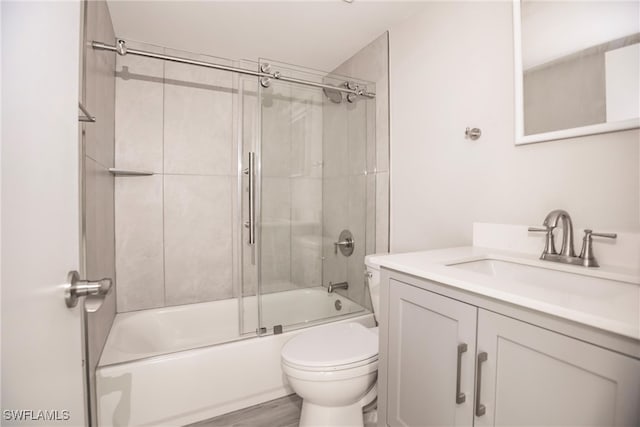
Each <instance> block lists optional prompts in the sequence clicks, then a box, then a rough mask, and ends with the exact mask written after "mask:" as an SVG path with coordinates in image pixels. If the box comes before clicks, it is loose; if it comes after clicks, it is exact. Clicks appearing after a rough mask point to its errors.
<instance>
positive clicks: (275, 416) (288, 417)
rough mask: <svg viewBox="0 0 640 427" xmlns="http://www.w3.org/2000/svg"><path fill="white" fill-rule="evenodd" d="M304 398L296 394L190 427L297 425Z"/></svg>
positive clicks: (295, 426) (275, 426) (273, 426)
mask: <svg viewBox="0 0 640 427" xmlns="http://www.w3.org/2000/svg"><path fill="white" fill-rule="evenodd" d="M301 407H302V399H300V397H298V396H297V395H295V394H292V395H289V396H285V397H281V398H280V399H275V400H270V401H269V402H264V403H261V404H259V405H255V406H250V407H248V408H244V409H240V410H238V411H235V412H229V413H228V414H224V415H220V416H219V417H215V418H210V419H208V420H204V421H200V422H198V423H195V424H190V425H189V427H297V425H298V423H299V422H300V408H301Z"/></svg>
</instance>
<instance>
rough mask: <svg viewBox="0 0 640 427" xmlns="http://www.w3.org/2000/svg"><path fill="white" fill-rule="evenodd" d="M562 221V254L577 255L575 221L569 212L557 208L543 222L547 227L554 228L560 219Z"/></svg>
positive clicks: (567, 255)
mask: <svg viewBox="0 0 640 427" xmlns="http://www.w3.org/2000/svg"><path fill="white" fill-rule="evenodd" d="M559 220H560V221H562V247H561V248H560V255H562V256H566V257H575V256H576V251H575V250H574V249H573V222H571V216H569V212H567V211H563V210H562V209H556V210H553V211H551V212H549V214H548V215H547V217H546V218H545V219H544V222H543V223H542V224H543V225H544V226H545V227H547V228H551V229H554V228H556V227H557V226H558V221H559Z"/></svg>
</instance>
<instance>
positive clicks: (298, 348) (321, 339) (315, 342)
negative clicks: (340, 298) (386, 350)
mask: <svg viewBox="0 0 640 427" xmlns="http://www.w3.org/2000/svg"><path fill="white" fill-rule="evenodd" d="M377 354H378V336H377V335H376V334H375V333H373V332H372V331H371V330H369V329H367V328H365V327H364V326H362V325H361V324H360V323H355V322H353V323H336V324H332V325H326V326H321V327H316V328H313V329H309V330H308V331H304V332H302V333H300V334H298V335H296V336H295V337H293V338H291V339H290V340H289V341H288V342H287V343H286V344H285V345H284V347H282V359H283V360H284V361H285V362H288V363H292V364H295V365H300V366H308V367H322V366H327V367H329V366H339V365H347V364H351V363H355V362H359V361H361V360H366V359H370V358H372V357H374V356H376V355H377Z"/></svg>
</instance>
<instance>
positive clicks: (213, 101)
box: [164, 63, 233, 175]
mask: <svg viewBox="0 0 640 427" xmlns="http://www.w3.org/2000/svg"><path fill="white" fill-rule="evenodd" d="M232 107H233V105H232V80H231V74H230V73H227V72H222V71H216V70H209V69H206V68H202V67H195V66H188V65H184V64H174V63H167V64H166V65H165V98H164V166H165V169H164V170H165V173H169V174H202V175H205V174H206V175H228V174H230V173H231V161H232V146H233V143H232V140H233V139H232V124H233V121H232V113H233V108H232Z"/></svg>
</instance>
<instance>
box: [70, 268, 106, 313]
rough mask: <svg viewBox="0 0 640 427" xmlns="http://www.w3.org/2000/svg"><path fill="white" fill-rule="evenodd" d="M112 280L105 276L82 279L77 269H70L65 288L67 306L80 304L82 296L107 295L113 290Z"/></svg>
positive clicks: (71, 306)
mask: <svg viewBox="0 0 640 427" xmlns="http://www.w3.org/2000/svg"><path fill="white" fill-rule="evenodd" d="M111 285H112V280H111V279H109V278H104V279H100V280H80V274H78V272H77V271H70V272H69V274H68V275H67V285H66V286H65V288H64V302H65V303H66V304H67V307H69V308H73V307H75V306H76V305H77V304H78V299H79V298H80V297H87V296H94V295H107V294H108V293H109V291H110V290H111Z"/></svg>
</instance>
